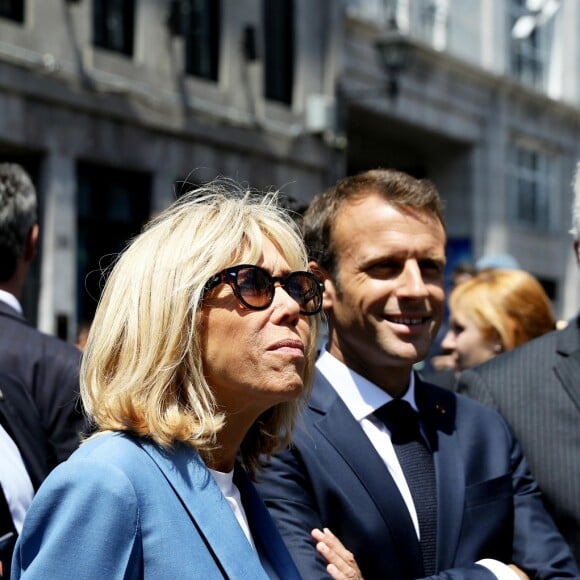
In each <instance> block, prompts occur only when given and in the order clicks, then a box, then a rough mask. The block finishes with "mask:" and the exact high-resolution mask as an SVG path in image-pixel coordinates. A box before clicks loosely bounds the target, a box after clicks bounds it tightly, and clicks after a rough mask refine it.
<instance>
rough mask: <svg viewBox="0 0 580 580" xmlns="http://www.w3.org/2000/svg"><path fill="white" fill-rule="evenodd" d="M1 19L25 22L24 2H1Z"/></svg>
mask: <svg viewBox="0 0 580 580" xmlns="http://www.w3.org/2000/svg"><path fill="white" fill-rule="evenodd" d="M0 18H9V19H10V20H14V21H15V22H24V0H0Z"/></svg>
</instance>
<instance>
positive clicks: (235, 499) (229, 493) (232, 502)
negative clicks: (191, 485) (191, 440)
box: [209, 469, 256, 550]
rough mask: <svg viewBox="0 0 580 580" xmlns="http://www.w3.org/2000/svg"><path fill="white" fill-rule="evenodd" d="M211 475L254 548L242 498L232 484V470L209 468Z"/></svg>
mask: <svg viewBox="0 0 580 580" xmlns="http://www.w3.org/2000/svg"><path fill="white" fill-rule="evenodd" d="M209 471H210V473H211V474H212V475H213V478H214V479H215V482H216V483H217V484H218V487H219V488H220V490H221V492H222V494H223V496H224V497H225V498H226V501H227V502H228V504H229V506H230V507H231V508H232V511H233V512H234V515H235V516H236V520H238V523H239V524H240V527H241V528H242V530H243V532H244V534H245V535H246V538H248V542H250V545H251V546H252V548H254V550H255V549H256V546H255V545H254V540H253V538H252V533H251V532H250V526H249V525H248V518H247V517H246V512H245V510H244V506H243V504H242V498H241V496H240V491H239V490H238V488H237V487H236V486H235V485H234V470H233V469H232V470H231V471H228V472H227V473H224V472H223V471H215V470H214V469H210V470H209Z"/></svg>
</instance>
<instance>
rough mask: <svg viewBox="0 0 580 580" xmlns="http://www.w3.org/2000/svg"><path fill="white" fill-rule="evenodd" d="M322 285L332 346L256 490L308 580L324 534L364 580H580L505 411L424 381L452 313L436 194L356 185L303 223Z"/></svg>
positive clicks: (381, 184) (330, 194)
mask: <svg viewBox="0 0 580 580" xmlns="http://www.w3.org/2000/svg"><path fill="white" fill-rule="evenodd" d="M304 230H305V238H306V242H307V245H308V247H309V250H310V252H311V259H312V263H311V266H312V268H313V269H314V270H315V271H317V272H318V273H319V274H320V276H321V277H322V278H323V279H324V280H325V293H324V309H325V312H326V314H327V318H328V336H329V338H328V345H327V346H326V349H325V350H324V351H323V352H322V354H321V356H320V358H319V359H318V361H317V371H316V376H315V384H314V390H313V393H312V396H311V399H310V401H309V404H308V407H307V409H306V410H305V412H304V414H303V416H302V419H301V421H299V423H298V428H297V430H296V431H295V434H294V443H293V445H292V446H291V447H290V448H289V449H287V450H285V451H283V452H282V453H281V454H279V455H277V456H275V457H274V458H273V459H272V463H271V465H270V467H269V468H268V469H267V471H266V472H265V474H264V475H263V476H262V477H261V478H260V480H259V489H260V492H261V493H262V495H263V497H264V499H265V500H266V503H267V505H268V507H269V509H270V510H271V513H272V515H273V516H274V518H275V520H276V522H277V524H278V526H279V528H280V530H281V532H282V534H283V536H284V539H285V541H286V543H287V545H288V547H289V548H290V551H291V553H292V555H293V557H294V560H295V562H296V564H297V566H298V568H299V570H300V572H301V574H302V575H303V577H304V578H308V580H312V579H316V578H324V577H327V571H326V566H325V563H324V560H323V558H321V557H320V556H319V554H318V553H317V550H318V551H320V552H323V550H324V544H325V541H324V540H323V541H319V540H320V538H321V536H320V534H319V532H316V531H315V532H314V533H313V536H314V537H315V538H316V539H317V541H318V544H316V546H315V542H313V540H312V538H311V537H310V531H311V530H313V528H319V529H320V528H322V527H328V528H330V529H331V530H332V531H333V532H334V534H336V536H337V537H338V538H339V539H340V540H341V541H342V542H343V544H344V545H345V546H346V547H347V548H348V549H349V550H351V551H352V553H353V554H354V558H355V559H356V561H357V563H358V566H359V568H360V571H361V574H362V577H364V578H365V579H366V580H371V579H372V578H381V579H382V578H389V580H409V579H411V578H423V577H433V578H456V579H458V578H463V579H469V580H475V579H478V578H481V579H493V578H527V577H528V576H529V577H535V578H567V577H568V578H570V577H580V571H579V570H578V568H577V566H576V565H575V563H574V559H573V557H572V554H571V552H570V550H569V548H568V546H567V545H566V544H565V542H564V540H563V539H562V537H561V535H560V534H559V533H558V531H557V529H556V527H555V526H554V524H553V522H552V520H551V518H550V517H549V515H548V514H547V512H546V511H545V509H544V507H543V504H542V500H541V496H540V492H539V489H538V486H537V484H536V482H535V481H534V479H533V478H532V476H531V475H530V473H529V470H528V468H527V463H526V461H525V459H524V458H523V456H522V453H521V450H520V447H519V444H518V443H517V441H516V440H515V439H514V437H513V435H512V433H511V431H510V429H509V428H508V426H507V423H506V422H505V420H504V419H503V418H502V417H501V416H500V415H499V414H498V413H496V412H495V411H493V410H492V409H489V408H487V407H485V406H484V405H481V404H479V403H477V402H475V401H472V400H470V399H468V398H466V397H460V396H458V395H456V394H455V393H453V392H450V391H448V390H446V389H441V388H438V387H436V386H434V385H430V384H428V383H425V382H423V381H422V380H421V379H420V378H419V377H418V376H417V375H416V374H415V373H414V372H413V364H414V363H416V362H417V361H420V360H422V359H423V358H424V357H425V356H426V354H427V352H428V351H429V348H430V346H431V343H432V341H433V339H434V337H435V335H436V333H437V330H438V328H439V325H440V323H441V319H442V316H443V309H444V291H443V269H444V264H445V241H446V240H445V228H444V224H443V218H442V213H441V202H440V198H439V195H438V193H437V191H436V190H435V188H434V187H433V185H432V184H430V183H429V182H427V181H425V180H416V179H414V178H412V177H410V176H408V175H406V174H404V173H401V172H398V171H392V170H376V171H368V172H365V173H362V174H360V175H358V176H354V177H348V178H346V179H344V180H342V181H340V182H339V183H338V184H337V185H336V186H334V187H332V188H331V189H329V190H328V191H327V192H325V193H324V194H323V195H321V196H319V197H317V198H316V199H315V200H314V201H313V202H312V204H311V205H310V207H309V209H308V210H307V212H306V214H305V216H304Z"/></svg>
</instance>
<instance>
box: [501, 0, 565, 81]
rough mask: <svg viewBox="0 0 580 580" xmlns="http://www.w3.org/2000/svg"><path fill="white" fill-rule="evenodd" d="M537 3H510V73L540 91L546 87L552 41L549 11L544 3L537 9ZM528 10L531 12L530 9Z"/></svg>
mask: <svg viewBox="0 0 580 580" xmlns="http://www.w3.org/2000/svg"><path fill="white" fill-rule="evenodd" d="M535 4H537V2H530V1H529V0H510V4H509V6H510V14H509V30H510V41H509V46H510V63H509V64H510V72H511V74H512V75H513V76H514V77H515V78H517V79H518V80H520V81H521V82H522V83H524V84H526V85H528V86H530V87H534V88H537V89H541V90H544V89H546V87H547V79H548V66H549V63H550V56H551V50H552V45H553V38H554V25H553V22H554V18H553V16H554V14H555V11H554V12H552V11H550V10H552V7H554V8H555V9H557V7H558V4H557V3H552V2H545V3H544V4H542V5H540V6H539V8H538V9H536V8H535ZM530 6H532V7H533V8H534V10H532V9H531V8H530Z"/></svg>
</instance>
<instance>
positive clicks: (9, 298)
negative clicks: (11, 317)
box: [0, 290, 23, 314]
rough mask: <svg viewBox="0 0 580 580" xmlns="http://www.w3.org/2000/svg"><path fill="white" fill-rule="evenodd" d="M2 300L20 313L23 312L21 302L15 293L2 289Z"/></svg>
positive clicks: (0, 299) (0, 295)
mask: <svg viewBox="0 0 580 580" xmlns="http://www.w3.org/2000/svg"><path fill="white" fill-rule="evenodd" d="M0 301H2V302H4V303H5V304H8V306H10V307H11V308H14V310H16V312H18V314H22V313H23V312H22V306H20V302H18V299H17V298H16V296H14V294H10V292H6V290H0Z"/></svg>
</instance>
